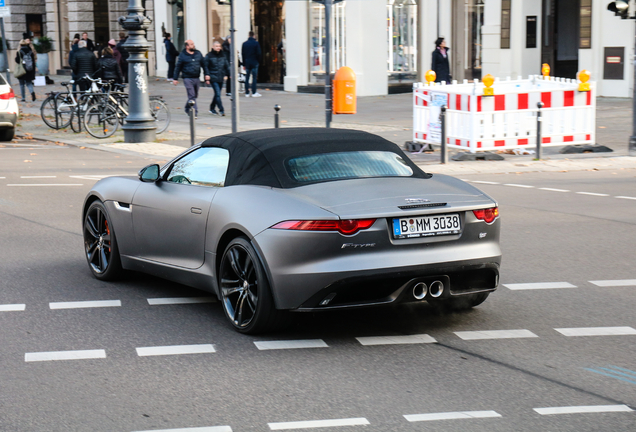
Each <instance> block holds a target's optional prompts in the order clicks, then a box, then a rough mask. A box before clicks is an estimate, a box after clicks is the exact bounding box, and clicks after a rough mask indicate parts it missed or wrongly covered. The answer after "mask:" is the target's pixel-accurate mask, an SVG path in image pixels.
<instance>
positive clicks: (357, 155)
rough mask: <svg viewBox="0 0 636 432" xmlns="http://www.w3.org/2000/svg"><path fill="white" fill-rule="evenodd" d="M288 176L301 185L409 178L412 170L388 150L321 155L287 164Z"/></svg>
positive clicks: (289, 161)
mask: <svg viewBox="0 0 636 432" xmlns="http://www.w3.org/2000/svg"><path fill="white" fill-rule="evenodd" d="M287 169H288V171H289V173H290V175H291V177H292V178H293V179H294V180H296V181H298V182H302V183H308V182H316V181H329V180H343V179H354V178H369V177H410V176H412V175H413V170H412V169H411V168H410V167H409V166H408V165H407V164H406V162H404V159H402V158H401V157H400V156H399V155H398V154H395V153H392V152H388V151H352V152H341V153H323V154H315V155H307V156H300V157H295V158H291V159H289V160H288V161H287Z"/></svg>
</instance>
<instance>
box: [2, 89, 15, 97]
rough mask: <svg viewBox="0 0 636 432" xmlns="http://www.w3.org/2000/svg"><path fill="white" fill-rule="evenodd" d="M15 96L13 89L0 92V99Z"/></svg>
mask: <svg viewBox="0 0 636 432" xmlns="http://www.w3.org/2000/svg"><path fill="white" fill-rule="evenodd" d="M14 97H15V93H13V89H11V90H9V93H2V94H0V99H5V100H6V99H13V98H14Z"/></svg>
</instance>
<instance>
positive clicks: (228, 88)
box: [221, 35, 232, 96]
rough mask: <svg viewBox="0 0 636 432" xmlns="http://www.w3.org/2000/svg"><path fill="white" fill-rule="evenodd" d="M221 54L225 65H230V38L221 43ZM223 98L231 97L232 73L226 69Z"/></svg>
mask: <svg viewBox="0 0 636 432" xmlns="http://www.w3.org/2000/svg"><path fill="white" fill-rule="evenodd" d="M221 46H222V47H223V54H225V59H226V60H227V64H228V65H230V67H231V65H232V37H231V36H230V35H228V36H227V37H226V38H225V40H224V41H223V45H221ZM225 78H226V79H225V96H232V73H231V70H230V69H228V74H227V76H226V77H225Z"/></svg>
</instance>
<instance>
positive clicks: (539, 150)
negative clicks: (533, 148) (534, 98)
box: [536, 102, 543, 160]
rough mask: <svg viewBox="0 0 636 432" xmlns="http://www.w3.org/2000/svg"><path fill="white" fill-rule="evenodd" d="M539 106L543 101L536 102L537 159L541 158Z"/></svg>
mask: <svg viewBox="0 0 636 432" xmlns="http://www.w3.org/2000/svg"><path fill="white" fill-rule="evenodd" d="M541 108H543V102H537V157H536V159H537V160H541V142H542V139H541Z"/></svg>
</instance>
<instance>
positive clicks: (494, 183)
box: [473, 180, 501, 185]
mask: <svg viewBox="0 0 636 432" xmlns="http://www.w3.org/2000/svg"><path fill="white" fill-rule="evenodd" d="M473 183H479V184H489V185H498V184H501V183H499V182H491V181H485V180H473Z"/></svg>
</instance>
